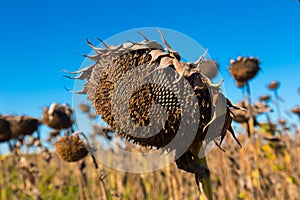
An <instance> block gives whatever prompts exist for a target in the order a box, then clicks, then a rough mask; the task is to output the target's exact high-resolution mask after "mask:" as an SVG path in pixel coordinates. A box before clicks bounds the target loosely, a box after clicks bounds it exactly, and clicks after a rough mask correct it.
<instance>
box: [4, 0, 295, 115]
mask: <svg viewBox="0 0 300 200" xmlns="http://www.w3.org/2000/svg"><path fill="white" fill-rule="evenodd" d="M138 27H164V28H169V29H173V30H176V31H179V32H182V33H184V34H186V35H188V36H190V37H192V38H193V39H194V40H196V41H197V42H199V43H200V44H201V45H202V46H203V47H205V48H206V47H207V48H209V53H210V56H211V57H212V58H213V59H215V60H217V61H218V62H219V64H220V72H221V75H222V77H223V78H224V80H225V89H226V93H227V96H228V97H229V98H231V99H233V100H234V101H237V100H239V99H240V98H241V91H240V89H237V88H236V87H235V84H234V81H233V79H232V78H231V77H230V76H229V73H228V71H227V67H228V65H229V60H230V59H231V58H236V57H237V56H238V55H242V56H256V57H258V58H260V60H261V61H262V64H261V68H262V71H261V72H260V73H259V74H258V76H257V77H256V78H255V79H254V80H252V81H251V89H252V93H253V97H254V98H253V99H255V97H257V96H260V95H262V94H265V93H267V89H266V87H265V85H266V84H267V83H269V82H271V81H272V80H279V81H281V88H280V91H279V94H280V95H281V96H283V98H284V99H285V100H286V102H285V103H284V105H283V107H284V109H290V108H292V107H293V106H295V105H296V104H297V103H298V104H299V103H300V96H299V95H298V94H297V88H298V87H299V86H300V78H299V74H300V73H299V72H300V70H299V67H300V3H299V2H298V1H297V0H276V1H268V0H265V1H262V0H251V1H250V0H243V1H240V0H227V1H224V0H210V1H199V0H198V1H189V0H186V1H180V2H179V1H178V2H176V1H170V2H167V1H156V0H154V1H144V2H143V1H119V2H118V1H90V0H85V1H57V0H51V1H50V0H45V1H40V0H39V1H32V0H28V1H1V3H0V69H1V78H0V113H1V114H6V113H9V114H18V115H21V114H29V115H33V116H36V117H40V116H41V112H42V107H43V106H47V105H49V104H50V103H51V102H53V101H56V102H59V103H62V102H67V103H70V104H71V103H72V94H71V93H69V92H67V91H66V90H65V89H64V86H67V87H69V88H70V87H72V82H70V81H67V80H62V78H61V77H62V76H63V75H64V73H63V72H61V70H63V69H67V70H70V71H74V70H77V69H78V68H79V67H80V65H81V63H82V62H83V60H84V58H83V57H82V56H80V54H87V53H89V52H90V51H91V49H90V47H89V46H88V45H87V44H86V41H85V38H89V39H90V40H92V41H94V42H96V41H97V40H96V37H101V38H102V39H104V40H105V39H107V38H109V37H111V36H113V35H115V34H117V33H120V32H123V31H126V30H129V29H133V28H138Z"/></svg>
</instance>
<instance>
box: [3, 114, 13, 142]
mask: <svg viewBox="0 0 300 200" xmlns="http://www.w3.org/2000/svg"><path fill="white" fill-rule="evenodd" d="M11 137H12V133H11V130H10V124H9V122H8V121H7V120H6V119H5V118H4V117H2V116H1V115H0V142H6V141H8V140H10V139H11Z"/></svg>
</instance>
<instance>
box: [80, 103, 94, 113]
mask: <svg viewBox="0 0 300 200" xmlns="http://www.w3.org/2000/svg"><path fill="white" fill-rule="evenodd" d="M79 110H80V111H81V112H83V113H89V112H90V110H91V108H90V106H89V105H88V104H85V103H81V104H80V105H79Z"/></svg>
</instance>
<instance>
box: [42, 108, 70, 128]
mask: <svg viewBox="0 0 300 200" xmlns="http://www.w3.org/2000/svg"><path fill="white" fill-rule="evenodd" d="M72 114H73V110H72V108H70V107H69V106H67V105H66V104H61V105H59V104H56V103H52V104H51V106H50V107H49V108H48V107H46V108H44V112H43V116H42V122H43V123H44V124H46V125H48V126H49V127H51V128H53V129H57V130H61V129H65V128H70V127H72V124H73V119H72Z"/></svg>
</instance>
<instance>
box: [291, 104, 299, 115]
mask: <svg viewBox="0 0 300 200" xmlns="http://www.w3.org/2000/svg"><path fill="white" fill-rule="evenodd" d="M291 112H292V113H295V114H297V115H298V116H299V117H300V107H299V106H295V107H294V108H293V109H292V110H291Z"/></svg>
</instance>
